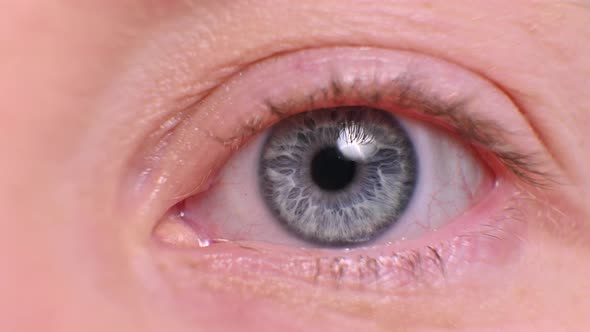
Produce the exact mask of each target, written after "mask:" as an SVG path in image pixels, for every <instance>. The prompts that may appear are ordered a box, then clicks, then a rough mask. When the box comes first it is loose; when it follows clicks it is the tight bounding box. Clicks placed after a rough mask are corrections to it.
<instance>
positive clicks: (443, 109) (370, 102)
mask: <svg viewBox="0 0 590 332" xmlns="http://www.w3.org/2000/svg"><path fill="white" fill-rule="evenodd" d="M414 81H415V80H412V79H411V78H407V77H402V78H401V79H397V80H394V81H391V82H390V84H389V85H388V86H385V87H383V86H379V84H378V83H377V80H375V82H374V83H373V84H372V85H371V86H370V87H369V88H368V89H359V87H358V86H357V82H356V81H354V82H353V83H352V84H346V83H343V82H342V81H341V80H339V79H337V78H334V79H332V80H331V82H330V83H329V84H328V85H327V86H326V87H322V88H318V89H316V90H314V91H315V92H313V93H311V94H307V95H302V96H297V97H294V98H291V99H288V100H287V101H285V102H282V103H275V102H273V101H271V100H266V101H265V102H264V105H265V107H266V115H267V116H270V117H272V118H273V119H272V120H273V121H272V122H273V123H276V122H279V121H281V120H283V119H285V118H287V117H289V116H291V115H293V114H296V113H298V112H303V111H310V110H314V109H319V108H328V107H338V106H371V107H383V108H384V109H395V110H396V112H394V113H397V112H399V113H402V114H403V115H407V116H410V117H412V116H413V117H430V118H431V121H433V120H434V122H438V123H437V124H438V125H440V126H443V127H450V128H449V129H450V130H451V131H452V132H453V133H454V134H456V135H458V136H459V137H460V138H462V139H464V140H466V141H467V142H468V143H469V144H471V145H472V146H473V147H474V148H475V149H476V151H477V152H478V153H479V154H480V156H481V157H482V158H484V159H487V161H488V162H490V163H492V165H491V166H492V167H494V166H496V165H494V164H495V163H494V160H493V158H491V157H492V156H495V158H496V159H497V160H498V161H499V162H500V164H502V165H503V166H504V167H505V168H507V169H508V170H510V171H511V172H512V174H514V175H515V176H516V178H517V179H519V180H520V181H522V182H523V183H525V184H528V185H532V186H534V187H537V188H544V189H548V188H550V187H551V186H552V184H554V183H556V180H555V179H554V177H553V176H552V175H551V174H550V173H549V172H547V171H545V170H542V168H541V165H542V164H543V163H542V162H539V160H540V158H539V153H536V152H530V153H528V154H524V153H519V152H516V151H514V149H512V148H511V146H510V144H509V143H506V142H503V140H504V139H505V137H507V136H508V135H510V133H508V132H506V131H505V130H504V129H502V128H501V127H499V126H498V125H497V124H496V123H495V122H493V121H490V120H488V119H480V118H476V117H474V116H473V115H471V114H466V110H467V108H468V100H469V99H468V98H466V99H462V100H458V101H456V102H454V103H452V104H448V103H447V104H445V103H444V102H442V101H440V100H436V99H435V98H433V97H431V96H428V95H427V94H426V93H423V92H422V91H421V89H420V87H419V86H416V84H413V83H412V82H414ZM404 113H405V114H404ZM265 122H267V121H265V119H263V117H260V116H257V115H256V116H253V117H251V118H249V119H247V120H246V121H244V122H243V123H242V124H241V125H240V126H239V127H238V129H237V130H236V133H235V134H234V135H233V136H231V137H227V138H222V137H217V136H212V138H213V139H215V140H216V141H217V142H219V143H220V144H222V145H224V146H229V147H232V148H233V149H237V148H239V146H241V145H242V144H243V143H244V142H245V141H247V140H248V139H249V138H250V137H252V136H253V135H255V134H256V133H258V132H260V131H261V130H263V129H264V128H265V127H266V126H268V125H267V124H265Z"/></svg>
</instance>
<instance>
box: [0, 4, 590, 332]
mask: <svg viewBox="0 0 590 332" xmlns="http://www.w3.org/2000/svg"><path fill="white" fill-rule="evenodd" d="M3 7H4V8H3V10H2V12H1V13H0V16H1V18H2V19H1V20H0V22H2V23H0V24H1V25H2V29H1V30H0V31H2V32H1V33H0V45H2V52H0V54H1V55H0V59H1V61H0V72H1V73H3V75H2V77H1V78H0V91H2V98H0V109H1V110H2V111H0V128H1V129H2V130H1V134H0V135H1V136H0V137H2V140H0V151H2V163H0V216H1V220H2V226H3V227H2V230H3V231H2V232H1V233H0V250H1V251H2V255H0V263H1V264H2V272H0V294H2V296H1V297H0V312H1V313H2V314H0V330H1V331H18V332H20V331H64V332H69V331H105V330H108V331H128V332H133V331H142V332H146V331H163V330H165V331H171V332H176V331H179V332H180V331H348V330H350V331H586V330H588V329H590V318H589V316H588V308H589V307H590V278H588V277H587V276H588V275H590V241H588V240H589V239H590V207H589V206H588V204H587V199H588V198H587V197H588V196H589V194H590V192H589V189H588V188H590V172H588V170H587V165H588V163H589V162H590V142H589V140H590V132H589V131H588V130H587V128H589V126H590V113H589V112H588V110H590V93H589V92H588V91H589V86H588V85H589V84H588V78H589V77H590V57H588V56H585V55H588V54H590V2H589V1H586V0H577V1H576V0H571V1H566V0H536V1H532V0H531V1H529V0H516V1H515V0H512V1H508V0H500V1H487V0H486V1H484V0H481V1H467V0H453V1H410V0H344V1H343V0H339V1H336V0H313V1H311V0H297V1H295V0H174V1H167V0H129V1H115V0H109V1H99V0H83V1H68V0H59V1H58V0H56V1H41V0H25V1H8V2H7V3H6V4H5V5H4V6H3ZM359 49H362V50H363V51H362V52H369V53H367V54H375V53H371V52H377V53H378V52H383V54H389V53H387V52H390V51H392V52H409V53H408V54H411V56H414V55H416V54H417V55H419V56H426V57H428V59H435V61H440V62H444V63H445V64H452V66H453V68H455V67H454V66H457V68H462V70H465V71H468V72H469V73H472V75H475V76H478V77H481V78H482V79H483V80H485V81H487V82H488V83H489V84H487V83H486V85H485V86H490V87H493V89H494V91H496V90H497V91H496V92H497V93H498V94H502V95H503V96H506V100H509V101H510V102H511V103H512V104H511V105H512V106H510V107H502V108H497V109H492V108H491V110H490V111H489V112H488V113H487V116H488V117H489V118H490V119H497V121H499V122H501V123H503V124H506V126H513V127H511V128H510V129H514V131H516V132H518V133H519V134H518V135H515V136H514V137H513V138H512V139H513V141H514V142H513V143H514V145H515V146H519V147H520V149H524V150H526V149H527V147H528V149H534V150H535V151H523V153H528V152H534V153H536V156H538V159H535V169H538V170H539V173H540V174H543V175H542V176H543V178H544V179H547V181H546V185H539V186H537V185H534V184H531V183H526V181H518V180H517V179H516V178H515V177H514V176H508V175H506V176H503V179H504V180H505V182H504V183H506V186H505V187H503V188H506V191H505V192H504V194H502V193H499V194H497V200H496V201H494V202H496V203H497V204H495V203H494V204H492V203H489V206H494V207H496V208H497V209H498V210H502V211H508V210H509V212H510V213H511V214H510V218H509V219H511V220H512V219H514V220H517V221H518V222H517V223H511V224H510V227H512V228H509V229H508V230H506V231H505V233H503V234H501V235H498V234H494V236H493V237H497V238H499V239H500V240H499V241H500V242H490V243H494V245H493V246H490V248H494V250H493V252H494V255H491V254H490V255H483V256H484V258H485V257H494V259H493V260H492V259H490V261H489V262H488V261H486V262H484V263H482V262H481V261H476V262H474V263H473V264H468V265H469V267H468V268H465V270H461V272H457V273H456V276H451V274H447V277H448V278H447V279H445V280H446V283H443V284H442V285H440V284H437V285H436V286H431V285H429V286H424V285H422V284H417V285H414V284H412V287H406V288H400V287H389V288H388V287H383V288H376V289H374V290H371V291H365V290H364V288H363V287H362V286H363V285H364V284H361V283H359V282H358V281H356V279H355V281H354V282H353V281H349V280H346V279H345V278H344V281H343V282H342V284H340V285H338V284H336V285H334V282H332V279H322V278H319V279H318V278H316V279H315V280H314V279H313V278H308V277H309V276H308V275H306V274H305V273H304V272H305V271H303V272H297V271H294V270H293V271H289V268H293V266H294V265H293V264H291V265H290V264H289V263H292V262H286V261H285V259H286V258H285V257H291V258H292V257H294V256H297V257H304V256H305V255H307V253H308V252H310V251H301V252H299V251H297V252H296V254H295V255H294V254H293V253H294V251H293V250H296V248H295V249H294V248H293V247H286V246H285V247H283V246H279V247H275V246H273V247H267V246H266V245H256V244H251V243H246V244H244V245H242V246H241V247H239V248H235V247H228V246H223V245H222V246H219V247H216V246H211V247H209V248H205V249H203V250H205V253H206V254H207V255H203V251H202V250H199V249H200V248H196V247H191V246H190V245H189V246H188V248H187V247H186V246H185V244H186V243H187V242H189V243H194V241H193V240H194V239H193V238H191V236H193V233H191V232H190V231H187V229H186V227H185V226H182V225H179V224H177V223H165V222H164V223H162V222H163V221H166V220H168V219H166V216H168V215H169V213H170V211H174V207H175V206H176V205H177V203H180V202H182V201H183V200H185V199H188V198H190V197H191V196H192V195H193V194H197V195H199V194H201V195H206V194H207V189H208V188H209V187H208V186H211V187H213V185H214V183H210V182H214V181H213V180H211V174H212V173H214V172H216V171H218V169H221V168H223V167H224V165H225V164H226V161H227V160H228V159H230V157H231V156H230V154H231V153H232V152H234V151H233V150H238V148H241V146H235V149H229V148H228V149H224V148H223V147H221V146H222V145H220V144H219V143H220V141H223V139H225V138H228V137H232V136H231V133H232V132H233V129H234V128H233V127H232V128H230V127H229V123H230V122H231V121H234V122H239V121H238V120H230V119H231V117H230V116H229V115H227V114H230V113H231V112H228V113H223V114H221V113H216V112H221V111H217V110H222V109H224V110H225V109H233V108H235V109H236V111H235V113H238V112H240V110H241V111H242V112H243V113H245V109H246V108H247V107H250V106H243V107H241V106H240V107H236V103H235V101H236V100H247V99H240V98H246V97H247V96H248V94H247V93H241V92H240V94H238V92H239V91H246V92H247V91H249V90H248V89H250V88H252V89H254V87H255V86H256V85H255V84H251V85H249V83H251V82H253V81H255V78H256V76H254V75H255V74H256V73H259V72H264V70H265V68H266V69H267V70H268V68H270V66H272V63H275V65H276V66H278V64H280V63H282V62H281V61H283V60H284V59H289V56H293V57H294V58H297V57H298V56H301V59H308V58H306V56H308V55H309V54H312V55H313V54H319V53H313V52H314V50H315V51H317V50H327V51H326V52H332V51H330V50H338V52H333V53H330V54H333V55H334V57H336V56H341V57H342V58H346V57H347V56H348V57H350V58H352V56H351V55H350V54H353V53H354V52H357V51H358V50H359ZM305 51H309V52H312V53H305ZM301 52H303V53H301ZM318 52H319V51H318ZM339 52H341V54H340V55H339ZM379 54H381V53H379ZM396 54H397V53H396ZM404 54H406V53H404ZM322 56H325V55H322ZM379 56H380V57H381V56H383V57H387V55H379ZM369 57H370V56H369ZM328 58H330V57H328ZM428 61H430V60H428ZM425 62H427V61H425ZM437 63H438V62H437ZM305 64H306V61H303V60H302V61H301V66H303V67H305V66H304V65H305ZM445 66H446V65H445ZM298 68H300V67H298ZM445 68H446V67H445ZM279 70H280V68H279V69H277V71H279ZM301 70H302V71H303V69H301ZM277 75H278V74H277ZM271 76H272V73H271V74H267V76H266V77H271ZM449 76H452V75H449ZM263 77H264V76H263ZM285 81H288V80H285ZM241 82H246V83H248V84H246V83H244V84H242V83H241ZM240 84H242V85H240ZM262 84H263V83H260V85H262ZM281 84H282V82H277V86H281ZM482 86H483V85H482ZM240 87H241V88H240ZM244 87H247V88H248V89H245V88H244ZM332 88H333V90H334V87H332ZM240 89H241V90H240ZM236 91H238V92H236ZM335 91H340V89H337V88H336V89H335ZM496 92H494V93H496ZM502 98H504V97H502ZM502 100H504V99H502ZM232 102H234V104H232ZM257 102H259V103H260V104H261V105H265V104H264V101H257ZM228 105H229V106H228ZM252 105H254V104H253V103H252ZM501 105H505V104H501ZM230 106H232V107H233V108H232V107H230ZM267 106H268V105H267ZM283 106H284V105H283ZM209 111H210V113H208V112H209ZM301 111H303V110H301ZM207 114H209V115H207ZM215 115H219V116H217V117H216V116H215ZM244 119H246V120H248V119H250V118H248V117H245V118H244ZM513 119H516V120H514V121H513ZM267 122H268V123H266V124H264V125H262V124H261V123H259V122H256V121H254V122H247V124H248V125H249V126H246V127H248V128H251V129H252V131H253V133H251V134H252V135H255V134H256V133H257V132H258V131H262V130H264V129H266V128H268V127H269V126H270V125H271V123H270V120H268V121H267ZM234 127H235V125H234ZM195 128H196V129H199V130H200V131H199V132H198V133H195V132H197V130H195ZM259 129H260V130H259ZM216 130H217V131H216ZM254 131H255V132H254ZM221 134H227V135H221ZM215 138H217V140H216V139H215ZM219 138H222V139H221V140H220V139H219ZM230 145H231V144H230ZM232 147H234V146H232ZM197 157H198V158H197ZM193 166H194V167H193ZM197 166H198V167H197ZM500 168H501V167H499V169H500ZM501 169H505V168H501ZM506 173H508V172H506ZM502 202H512V203H513V204H511V205H507V204H506V205H502V204H503V203H502ZM219 208H220V209H221V208H222V207H219ZM480 210H481V211H478V212H477V213H479V214H478V215H483V214H484V213H487V212H486V211H487V210H486V208H485V206H484V207H482V208H481V209H480ZM466 219H469V218H466ZM473 219H474V220H475V219H477V218H473ZM161 224H164V225H167V226H166V227H167V228H164V233H159V232H158V231H154V230H159V229H161V228H158V225H161ZM450 225H453V220H451V221H450ZM454 225H455V226H449V227H450V228H449V230H448V233H451V232H452V231H454V230H460V229H461V228H462V225H471V223H470V220H466V221H464V223H463V221H458V222H457V223H456V224H454ZM515 225H517V226H515ZM460 226H461V227H460ZM445 232H447V231H444V232H443V231H441V233H440V234H438V235H436V234H435V235H432V234H430V235H427V236H425V237H424V238H421V239H416V242H415V243H418V242H420V241H421V246H420V247H423V246H425V245H426V244H428V239H435V238H436V239H438V238H442V237H443V235H444V234H446V233H445ZM443 233H444V234H443ZM161 234H165V236H168V237H169V238H171V239H172V240H170V241H168V242H170V243H168V245H162V244H161V243H160V242H158V236H159V235H161ZM441 234H443V235H441ZM183 239H184V240H186V239H188V241H181V240H183ZM191 241H192V242H191ZM486 243H488V242H486ZM170 244H171V245H170ZM480 245H481V246H483V244H481V243H474V244H473V246H475V248H476V249H481V248H482V247H480ZM392 248H393V249H392V250H394V251H397V252H399V253H401V254H400V256H401V257H410V256H411V255H410V254H409V253H411V252H413V251H411V250H412V249H414V242H411V243H410V244H394V245H393V247H392ZM486 248H487V247H486ZM443 251H444V250H443ZM503 251H505V253H504V252H503ZM490 252H491V251H490ZM498 252H501V253H502V255H499V254H498ZM312 253H313V254H314V255H315V254H318V252H316V251H312ZM330 255H331V256H329V260H330V261H332V260H333V259H334V257H336V255H337V257H341V255H345V254H341V253H338V254H330ZM451 256H452V255H451ZM236 257H241V258H242V260H237V259H236ZM396 257H397V256H396ZM425 257H430V258H432V257H434V259H436V255H435V254H434V253H433V252H430V254H428V255H426V256H425ZM452 257H455V258H456V257H457V256H456V255H455V256H452ZM452 257H451V258H452ZM498 257H499V258H498ZM346 258H350V257H346ZM451 258H449V259H451ZM496 258H497V259H496ZM273 259H274V260H276V261H278V262H279V263H277V264H276V265H273V264H269V263H268V262H269V261H271V260H273ZM457 259H461V258H457ZM326 261H327V260H324V261H322V260H317V262H318V265H321V264H324V263H325V262H326ZM224 262H225V263H224ZM355 262H358V261H355ZM216 264H217V265H216ZM224 264H225V265H224ZM265 264H267V265H265ZM281 264H283V265H281ZM359 264H360V263H359ZM394 264H395V263H394ZM269 266H270V267H269ZM276 266H281V268H282V269H283V270H287V273H285V274H271V273H268V274H265V273H262V272H260V271H262V270H264V269H266V268H268V269H271V268H275V267H276ZM289 266H290V267H289ZM325 266H327V268H332V269H333V268H334V266H336V267H339V266H341V265H330V264H327V265H325ZM366 266H370V263H366ZM395 266H398V265H395ZM399 266H402V265H399ZM449 266H450V265H449ZM316 268H317V267H316ZM318 269H319V268H318ZM259 270H260V271H259ZM406 270H407V269H406ZM259 272H260V274H257V273H259ZM283 272H284V271H283ZM337 272H339V271H337ZM340 272H341V271H340ZM340 272H339V273H340ZM447 272H450V271H447ZM342 273H343V272H342ZM294 275H296V277H294ZM396 276H397V275H396ZM306 278H307V279H306ZM295 279H297V281H296V280H295ZM303 279H305V281H304V282H300V280H303ZM308 279H309V280H308ZM310 280H311V281H310ZM318 280H319V281H318ZM326 280H327V281H326ZM359 285H361V286H359ZM338 286H340V287H338Z"/></svg>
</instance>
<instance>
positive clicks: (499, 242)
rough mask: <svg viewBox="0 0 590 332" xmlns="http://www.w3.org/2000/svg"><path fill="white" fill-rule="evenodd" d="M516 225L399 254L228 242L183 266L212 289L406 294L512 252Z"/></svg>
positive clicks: (501, 225) (435, 285) (500, 224)
mask: <svg viewBox="0 0 590 332" xmlns="http://www.w3.org/2000/svg"><path fill="white" fill-rule="evenodd" d="M516 224H520V223H518V222H515V221H514V220H507V221H505V222H495V223H494V224H493V225H488V226H487V227H483V228H484V229H481V230H479V231H477V232H472V233H470V234H463V235H459V236H456V237H454V238H453V239H451V240H450V241H449V242H446V243H440V244H438V245H432V246H426V247H423V248H420V249H411V250H402V251H399V252H396V251H393V249H389V250H392V252H389V253H381V254H372V253H369V252H371V251H377V250H378V251H381V252H384V251H385V250H387V249H377V248H378V247H374V248H364V249H354V250H350V251H348V252H346V253H345V254H331V253H329V252H327V251H319V252H313V251H311V250H309V253H306V251H307V249H301V251H299V252H298V253H297V254H296V256H295V257H293V254H292V253H291V252H287V253H278V254H277V251H281V249H280V248H278V247H272V248H264V247H261V246H260V245H259V244H256V245H253V244H249V243H246V242H237V241H236V242H231V241H227V242H220V243H216V244H213V245H211V246H210V247H207V248H201V249H200V250H203V251H204V253H202V254H199V255H191V256H189V257H188V258H187V260H186V261H184V265H187V266H189V267H191V269H197V270H199V273H197V274H195V272H194V271H193V272H191V274H192V275H204V276H206V279H207V281H206V283H210V284H211V285H212V286H213V287H222V288H227V289H232V285H233V286H235V285H239V286H246V287H248V288H254V289H259V288H264V287H267V286H268V287H270V286H271V285H273V287H274V286H276V287H282V286H285V287H287V286H286V285H289V287H300V286H301V284H307V285H308V286H311V287H319V288H320V289H326V288H327V289H334V290H336V289H341V290H352V291H361V292H363V293H375V294H377V295H378V294H388V295H391V294H407V293H411V292H412V291H414V290H418V289H424V288H440V287H442V286H444V285H445V284H446V283H447V282H449V281H452V279H453V277H454V276H455V275H461V274H462V272H463V271H464V270H465V269H467V268H468V267H469V266H468V265H469V264H471V263H472V262H476V263H483V264H486V263H489V264H493V263H496V262H492V261H489V260H492V259H493V258H492V256H493V255H488V254H489V253H491V252H496V251H498V248H501V250H502V251H506V252H514V250H513V249H514V248H512V247H511V246H510V247H511V248H506V247H507V244H506V243H505V242H506V238H505V236H509V234H511V232H509V231H508V230H507V229H506V228H507V227H508V228H510V227H512V226H514V225H516ZM354 252H358V254H354ZM488 256H489V257H488ZM502 259H505V257H504V258H502ZM294 285H295V286H294ZM297 285H299V286H297ZM384 292H385V293H384Z"/></svg>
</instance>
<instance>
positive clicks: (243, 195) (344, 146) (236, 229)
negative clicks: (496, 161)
mask: <svg viewBox="0 0 590 332" xmlns="http://www.w3.org/2000/svg"><path fill="white" fill-rule="evenodd" d="M474 154H475V153H474V151H471V150H469V149H468V148H467V147H465V146H464V145H462V144H461V143H460V142H459V141H458V140H457V139H456V138H455V137H453V136H452V135H450V134H448V133H447V132H445V131H444V130H441V129H439V128H436V127H433V126H428V125H426V124H424V123H423V122H422V121H418V120H411V119H402V118H399V117H396V116H395V115H394V114H392V113H391V112H387V111H384V110H379V109H374V108H369V107H362V106H356V107H335V108H328V109H320V110H311V111H308V112H304V113H300V114H297V115H294V116H292V117H289V118H287V119H284V120H282V121H280V122H279V123H277V124H275V125H274V126H273V127H271V128H270V129H268V130H267V132H266V133H262V134H260V135H259V136H258V137H256V138H255V139H254V140H253V141H251V142H249V144H248V145H246V146H245V147H244V148H243V149H242V150H241V151H240V152H239V153H237V154H236V155H235V156H234V157H233V158H232V159H231V160H230V161H229V162H228V164H227V165H226V166H224V169H223V171H222V172H221V173H220V175H219V176H218V178H217V179H216V180H215V181H214V183H213V185H212V187H211V188H210V189H209V190H208V191H207V193H206V194H203V195H198V196H196V197H192V198H189V199H188V200H187V201H185V203H184V204H183V206H182V212H183V219H184V221H185V222H186V223H188V224H189V225H190V226H191V227H193V228H194V229H197V230H201V234H197V236H198V237H199V243H211V241H214V240H216V239H217V240H218V239H224V240H245V241H253V240H254V241H265V242H270V243H277V244H291V245H298V246H304V247H309V246H312V247H313V246H320V247H350V246H358V245H367V244H374V243H376V242H379V243H383V242H395V241H400V240H403V239H407V238H415V237H417V236H419V235H420V234H423V233H424V232H427V231H434V230H436V229H437V228H439V227H441V226H443V225H444V224H445V223H448V222H449V221H451V220H452V218H454V217H458V216H459V215H460V214H461V213H463V212H465V211H466V210H468V209H469V208H470V207H472V205H474V204H475V203H476V201H477V199H478V198H480V197H481V196H482V195H483V194H485V193H487V192H489V191H490V190H491V188H492V184H493V178H492V175H491V174H490V172H489V170H488V169H487V168H486V166H485V165H483V164H482V162H481V161H480V160H478V158H477V157H476V156H475V155H474ZM205 230H206V231H205Z"/></svg>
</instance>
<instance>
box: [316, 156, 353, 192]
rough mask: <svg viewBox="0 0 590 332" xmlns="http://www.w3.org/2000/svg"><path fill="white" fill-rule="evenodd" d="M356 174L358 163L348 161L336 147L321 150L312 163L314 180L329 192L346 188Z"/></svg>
mask: <svg viewBox="0 0 590 332" xmlns="http://www.w3.org/2000/svg"><path fill="white" fill-rule="evenodd" d="M355 174H356V162H354V161H352V160H350V159H347V158H346V157H345V156H344V155H342V153H341V152H340V150H338V148H336V147H329V148H325V149H323V150H320V151H319V152H318V153H317V154H316V155H315V156H314V157H313V160H312V161H311V178H312V180H313V181H314V182H315V183H316V184H317V185H318V186H319V187H320V188H321V189H324V190H327V191H336V190H341V189H344V188H346V187H347V186H348V185H349V184H350V183H351V182H352V180H353V179H354V176H355Z"/></svg>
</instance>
